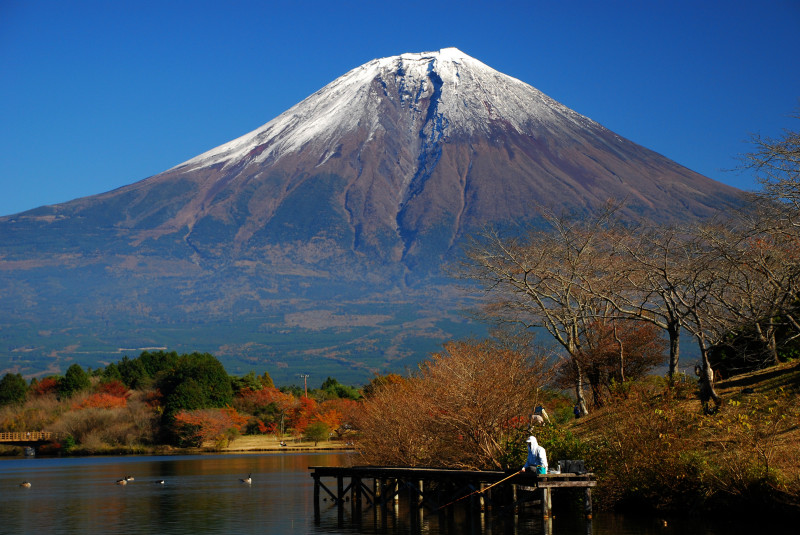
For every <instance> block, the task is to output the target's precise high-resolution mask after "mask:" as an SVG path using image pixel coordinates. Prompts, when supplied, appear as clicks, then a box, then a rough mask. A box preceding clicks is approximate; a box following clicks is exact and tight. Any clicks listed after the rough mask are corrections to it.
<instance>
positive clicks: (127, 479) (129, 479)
mask: <svg viewBox="0 0 800 535" xmlns="http://www.w3.org/2000/svg"><path fill="white" fill-rule="evenodd" d="M125 481H133V476H125Z"/></svg>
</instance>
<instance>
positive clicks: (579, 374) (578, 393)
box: [575, 362, 589, 416]
mask: <svg viewBox="0 0 800 535" xmlns="http://www.w3.org/2000/svg"><path fill="white" fill-rule="evenodd" d="M575 399H576V401H577V404H578V411H579V412H580V415H581V416H586V415H587V414H589V407H588V406H587V404H586V397H585V396H584V395H583V369H582V368H581V366H580V364H578V363H577V362H575Z"/></svg>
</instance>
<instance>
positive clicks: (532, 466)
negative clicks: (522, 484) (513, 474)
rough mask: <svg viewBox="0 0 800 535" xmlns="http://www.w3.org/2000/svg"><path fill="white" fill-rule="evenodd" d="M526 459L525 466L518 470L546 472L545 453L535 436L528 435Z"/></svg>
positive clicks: (537, 472)
mask: <svg viewBox="0 0 800 535" xmlns="http://www.w3.org/2000/svg"><path fill="white" fill-rule="evenodd" d="M525 442H527V443H528V460H527V461H525V466H523V467H522V470H520V472H526V471H527V472H533V473H535V474H546V473H547V453H546V452H545V451H544V448H543V447H541V446H540V445H539V441H538V440H536V437H535V436H533V435H531V436H529V437H528V440H526V441H525Z"/></svg>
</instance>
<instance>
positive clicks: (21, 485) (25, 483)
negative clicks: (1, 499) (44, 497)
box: [19, 481, 31, 489]
mask: <svg viewBox="0 0 800 535" xmlns="http://www.w3.org/2000/svg"><path fill="white" fill-rule="evenodd" d="M19 486H20V487H24V488H26V489H29V488H31V482H30V481H23V482H22V483H20V484H19Z"/></svg>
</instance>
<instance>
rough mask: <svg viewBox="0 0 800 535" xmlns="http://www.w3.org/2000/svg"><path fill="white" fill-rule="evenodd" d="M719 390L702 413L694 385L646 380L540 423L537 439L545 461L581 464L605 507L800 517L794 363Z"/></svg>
mask: <svg viewBox="0 0 800 535" xmlns="http://www.w3.org/2000/svg"><path fill="white" fill-rule="evenodd" d="M717 389H718V392H719V393H720V395H721V396H722V398H723V400H724V402H723V405H722V407H721V409H720V410H719V412H718V413H716V414H714V415H710V416H705V415H703V414H702V411H701V410H700V404H699V402H698V401H697V398H696V395H695V390H696V384H695V382H694V381H691V380H688V381H685V382H681V383H678V385H677V386H676V387H675V388H673V389H671V390H669V389H666V388H665V385H664V384H663V381H661V380H659V379H657V378H653V379H652V380H649V381H645V382H642V383H639V384H637V385H634V386H632V387H631V388H630V389H628V390H627V391H626V392H624V393H620V395H619V397H618V398H617V399H615V400H614V402H613V403H612V404H609V405H608V406H606V407H603V408H601V409H599V410H596V411H595V412H594V413H593V414H591V415H589V416H588V417H585V418H581V419H579V420H571V421H568V422H564V423H562V424H560V425H554V426H551V427H547V428H543V429H542V431H541V432H540V433H539V434H540V442H541V443H543V444H544V445H545V446H546V447H547V448H548V456H549V457H550V459H552V460H557V459H564V458H567V459H574V458H582V459H585V460H586V461H587V464H588V466H589V468H590V469H591V470H592V471H594V472H595V473H596V474H597V476H598V481H599V486H598V489H597V492H596V497H597V501H598V505H599V506H601V507H603V508H605V509H614V510H620V511H637V512H644V511H651V512H661V513H681V514H686V513H692V514H709V513H711V514H713V513H730V512H731V511H738V512H742V511H747V512H748V513H750V514H759V513H763V514H775V513H780V514H789V515H797V516H800V363H788V364H783V365H781V366H779V367H776V368H770V369H767V370H762V371H758V372H753V373H749V374H746V375H742V376H737V377H735V378H733V379H731V380H728V381H722V382H720V383H718V385H717ZM551 462H552V461H551Z"/></svg>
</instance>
